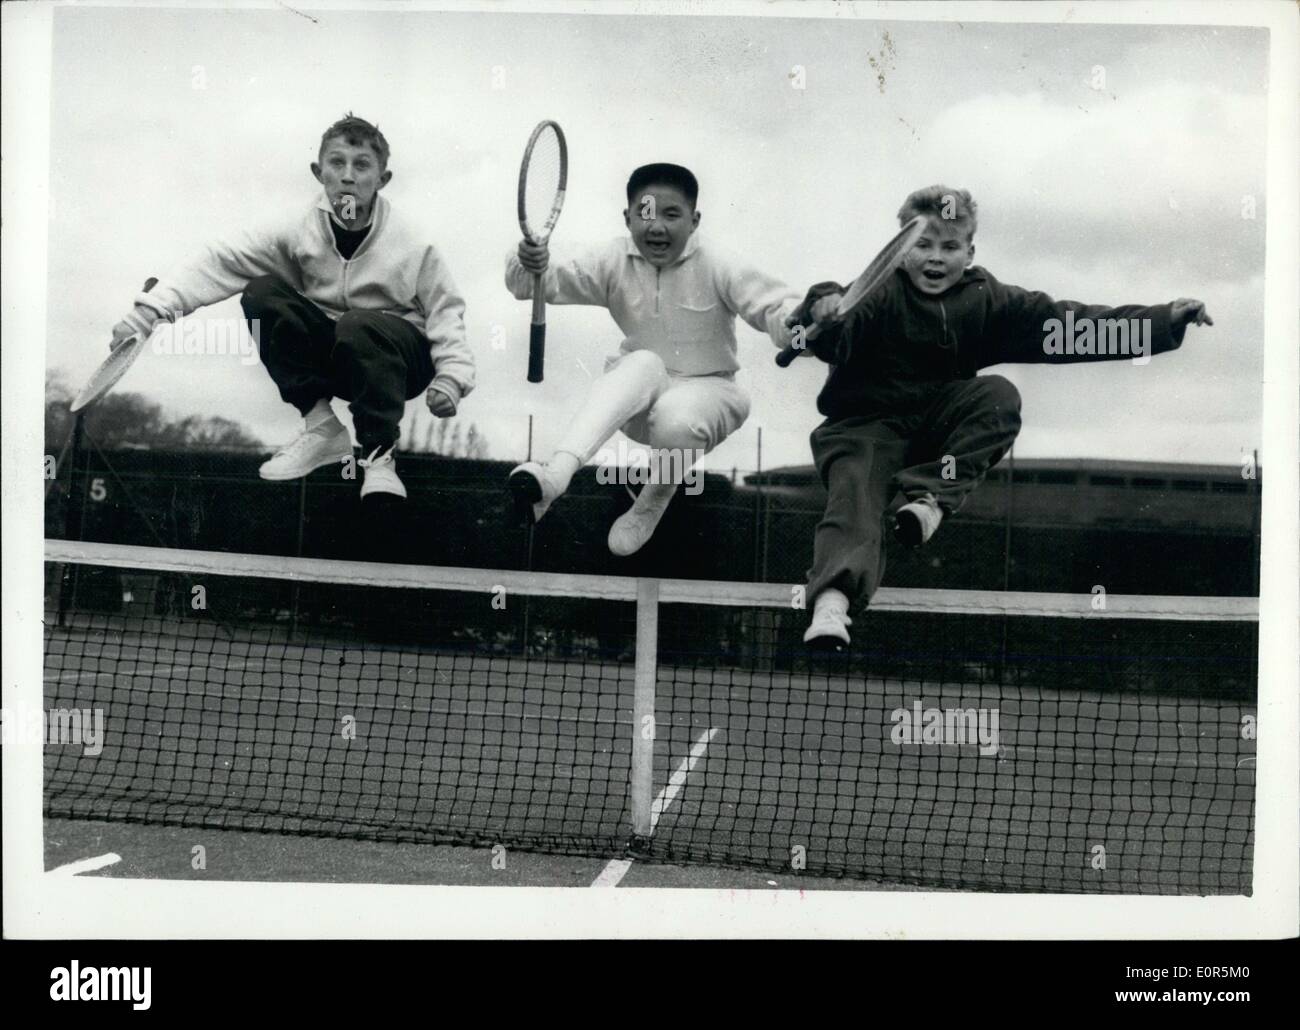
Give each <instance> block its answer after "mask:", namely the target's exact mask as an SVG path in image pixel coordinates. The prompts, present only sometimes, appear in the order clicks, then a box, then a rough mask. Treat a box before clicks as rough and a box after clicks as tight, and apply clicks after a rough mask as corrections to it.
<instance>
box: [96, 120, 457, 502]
mask: <svg viewBox="0 0 1300 1030" xmlns="http://www.w3.org/2000/svg"><path fill="white" fill-rule="evenodd" d="M388 157H389V148H388V142H387V140H385V139H384V137H383V134H382V133H381V132H380V131H379V130H378V128H376V127H375V126H373V125H371V124H370V123H369V122H366V121H364V120H363V119H361V118H356V117H353V116H352V115H350V114H349V115H348V116H347V117H345V118H343V119H341V120H340V121H338V122H336V123H335V124H334V125H331V126H330V127H329V129H327V130H326V131H325V134H324V136H323V137H322V138H321V145H320V152H319V155H318V160H317V161H316V162H313V163H312V166H311V170H312V174H313V175H314V176H315V177H316V180H317V181H318V182H319V183H320V184H321V185H322V186H323V187H324V191H323V194H322V196H321V197H320V199H319V200H318V201H317V202H316V204H314V205H313V206H312V208H311V210H309V211H308V212H306V214H305V215H296V216H295V217H294V218H293V219H292V220H290V221H288V222H286V223H284V224H282V225H278V226H275V227H273V228H270V229H269V230H266V231H261V232H247V233H245V234H244V235H243V236H242V237H239V238H237V239H234V240H232V241H227V242H221V243H215V244H212V245H210V246H209V247H208V248H207V249H206V250H205V252H204V253H203V254H202V255H200V256H199V257H198V258H197V259H196V260H194V261H192V262H191V263H190V264H189V265H188V266H186V267H184V268H182V269H181V270H180V271H178V272H177V273H176V274H175V275H173V276H171V277H168V278H165V279H163V280H162V281H161V282H159V283H158V284H157V285H156V286H154V288H153V290H152V291H150V292H146V293H142V294H140V295H139V296H138V297H137V298H136V301H135V307H134V308H133V309H132V311H131V312H130V313H129V314H128V315H127V316H126V317H125V318H124V319H122V321H121V322H119V323H118V324H117V325H116V326H114V328H113V340H114V346H116V345H117V344H119V343H121V341H123V340H125V339H127V338H128V337H130V336H132V335H135V334H137V333H144V334H147V333H148V332H149V331H150V330H151V329H152V328H153V326H154V325H155V323H157V322H158V321H160V320H168V321H174V320H175V319H176V318H178V317H180V316H182V315H187V314H189V313H190V312H191V311H194V310H195V309H197V308H200V307H203V306H205V305H207V304H215V303H216V302H218V301H221V300H225V299H226V298H227V297H232V296H234V295H235V294H237V293H241V291H242V295H241V297H240V304H241V306H242V307H243V310H244V314H245V316H246V317H247V319H248V322H249V329H250V331H251V332H252V334H253V338H254V339H255V340H256V341H257V343H258V349H259V353H260V355H261V358H262V362H263V364H265V365H266V369H267V371H268V372H269V373H270V374H271V378H272V379H274V380H275V384H276V386H278V387H279V389H280V396H281V397H282V398H283V399H284V400H285V401H286V402H288V403H290V404H292V405H293V406H294V407H296V408H297V409H298V410H299V411H300V412H301V413H302V415H303V418H304V421H305V426H304V429H303V431H302V432H301V433H300V434H299V435H298V436H297V437H296V438H295V439H294V440H293V441H292V442H290V443H289V444H288V445H286V446H285V447H284V448H283V449H281V450H280V451H279V452H278V453H277V454H276V455H275V456H274V457H272V458H271V459H270V460H269V461H267V462H265V463H264V464H263V465H262V466H261V469H260V474H261V476H262V478H264V479H273V480H285V479H297V478H299V477H301V476H305V475H307V473H309V472H311V471H312V470H313V469H316V468H320V467H321V466H324V465H331V464H337V463H339V462H341V461H345V460H347V459H349V458H351V456H352V441H351V439H350V438H349V436H348V431H347V428H346V427H345V426H344V425H343V424H342V423H341V422H340V421H339V420H338V419H337V418H336V417H335V415H334V413H333V411H332V410H331V408H330V403H329V401H330V398H331V397H342V398H344V399H346V400H349V401H351V410H352V415H353V424H354V426H355V429H356V434H357V444H358V446H359V447H360V450H361V460H360V461H359V462H358V464H360V465H361V466H362V468H363V469H364V470H365V473H364V480H363V482H362V486H361V495H362V497H365V496H367V495H371V494H384V495H388V496H394V495H395V496H397V497H405V496H406V489H405V487H404V486H403V485H402V481H401V479H399V478H398V476H397V471H396V467H395V464H394V461H393V448H394V445H395V444H396V443H397V438H398V435H399V424H400V422H401V418H402V413H403V410H404V408H405V402H406V401H407V400H409V399H410V398H412V397H417V396H419V395H420V394H421V393H425V394H426V401H427V403H428V406H429V410H430V411H432V412H433V414H434V415H436V416H438V417H443V418H445V417H449V416H451V415H454V414H455V413H456V407H457V405H458V404H459V403H460V400H461V398H463V397H464V396H466V395H467V394H468V393H469V392H470V391H471V390H472V389H473V388H474V358H473V355H472V353H471V352H470V349H469V345H468V344H467V343H466V340H465V321H464V314H465V303H464V301H463V300H462V299H461V297H460V294H459V293H458V292H457V290H456V285H455V283H454V282H453V281H452V278H451V274H450V273H449V272H448V271H447V267H446V265H445V264H444V263H443V261H442V258H441V257H440V256H439V254H438V251H437V250H436V249H435V248H434V246H433V245H432V244H431V243H429V242H428V241H427V240H426V239H424V238H423V237H422V236H420V235H419V234H418V233H417V232H416V231H414V230H413V229H412V228H411V227H410V226H408V225H407V224H406V223H405V222H404V221H403V220H402V219H401V218H399V217H398V216H397V214H396V213H395V212H394V211H393V209H392V206H391V205H390V204H389V203H388V201H387V200H386V199H384V198H383V197H381V196H380V195H379V191H380V189H382V188H383V187H384V186H386V185H387V184H388V182H389V181H390V180H391V179H392V175H393V173H392V172H391V171H389V170H388V167H387V166H388Z"/></svg>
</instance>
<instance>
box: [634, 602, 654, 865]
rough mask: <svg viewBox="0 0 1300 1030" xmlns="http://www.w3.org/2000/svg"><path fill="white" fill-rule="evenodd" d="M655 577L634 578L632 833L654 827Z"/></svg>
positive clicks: (644, 834)
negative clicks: (652, 813) (634, 662)
mask: <svg viewBox="0 0 1300 1030" xmlns="http://www.w3.org/2000/svg"><path fill="white" fill-rule="evenodd" d="M658 652H659V580H657V579H638V580H637V581H636V673H635V690H634V693H633V698H632V834H633V837H634V838H637V839H641V840H644V839H648V838H649V837H650V834H651V832H652V831H653V829H654V826H653V822H652V817H651V811H650V810H651V803H652V802H651V798H652V796H653V793H654V751H655V735H656V733H657V732H658V728H657V727H656V726H655V721H654V716H655V679H656V670H657V667H658V664H659V655H658Z"/></svg>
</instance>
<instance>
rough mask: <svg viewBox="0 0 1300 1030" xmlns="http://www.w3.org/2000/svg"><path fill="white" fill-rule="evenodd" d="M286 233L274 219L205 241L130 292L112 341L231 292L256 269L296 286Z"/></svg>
mask: <svg viewBox="0 0 1300 1030" xmlns="http://www.w3.org/2000/svg"><path fill="white" fill-rule="evenodd" d="M289 237H290V232H289V230H288V228H287V227H284V226H278V225H277V226H274V227H271V228H266V229H255V230H248V231H245V232H242V233H239V234H237V235H235V236H232V237H230V238H229V239H224V240H218V241H217V242H214V243H210V244H208V245H207V246H206V247H205V248H204V249H203V250H202V251H201V252H200V253H199V254H197V255H196V256H195V257H194V258H192V259H191V260H190V261H189V262H187V263H186V264H185V265H183V266H181V268H180V269H179V270H178V271H176V272H175V273H174V274H172V275H169V276H165V277H164V278H163V279H162V281H161V282H159V283H158V284H157V285H156V286H154V288H153V289H152V290H150V291H148V292H147V293H140V294H137V295H136V298H135V304H134V306H133V307H132V309H131V310H130V311H129V312H127V314H126V315H125V316H124V317H123V318H122V320H121V321H120V322H118V323H117V325H115V326H113V346H116V345H117V344H118V343H120V342H121V341H122V340H124V339H126V338H128V337H130V336H134V335H136V334H137V333H144V334H147V333H148V332H149V331H150V330H151V329H152V328H153V326H154V324H155V323H157V322H158V321H160V320H164V321H169V322H174V321H175V320H176V319H177V318H179V317H181V316H183V315H188V314H190V313H191V312H193V311H197V310H198V309H199V308H201V307H206V306H207V305H209V304H216V303H217V302H218V301H223V300H225V299H226V298H227V297H233V296H235V294H237V293H239V292H240V291H241V290H242V289H243V288H244V287H245V286H246V285H247V284H248V282H249V281H250V280H252V279H256V278H257V277H258V276H259V275H277V276H280V277H281V278H282V279H284V280H285V282H287V283H289V284H290V285H292V286H293V287H294V288H295V289H301V288H302V283H301V282H299V281H298V279H299V275H298V271H297V267H296V266H295V265H294V263H293V261H292V259H291V258H290V257H289V251H288V242H287V241H288V239H289Z"/></svg>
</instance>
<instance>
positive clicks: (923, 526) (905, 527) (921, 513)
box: [894, 494, 943, 547]
mask: <svg viewBox="0 0 1300 1030" xmlns="http://www.w3.org/2000/svg"><path fill="white" fill-rule="evenodd" d="M942 521H943V509H942V508H940V507H939V503H938V502H937V501H936V500H935V499H934V498H933V497H932V496H931V495H930V494H926V495H925V496H924V497H918V498H917V499H916V500H915V501H910V502H909V503H907V504H905V505H903V506H902V507H901V508H899V509H898V511H897V512H895V513H894V536H895V538H897V540H898V542H899V543H900V544H903V545H904V546H905V547H920V546H921V545H922V544H923V543H925V542H926V541H927V540H929V539H930V537H932V536H934V531H935V530H936V529H938V528H939V523H940V522H942Z"/></svg>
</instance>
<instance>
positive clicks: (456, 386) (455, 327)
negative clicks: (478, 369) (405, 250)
mask: <svg viewBox="0 0 1300 1030" xmlns="http://www.w3.org/2000/svg"><path fill="white" fill-rule="evenodd" d="M416 294H417V296H418V297H419V300H420V307H421V309H422V310H423V311H424V313H425V317H424V334H425V336H427V337H428V338H429V354H430V356H431V357H432V358H433V382H432V383H430V384H429V389H428V390H427V391H426V392H425V403H426V404H427V405H428V407H429V410H430V411H431V412H432V413H433V414H434V415H437V416H438V417H439V418H450V417H451V416H452V415H454V414H456V408H457V406H458V405H459V404H460V402H461V400H462V399H463V398H465V397H467V396H469V394H470V392H471V391H472V390H473V389H474V385H475V376H474V353H473V351H471V350H470V346H469V343H468V341H467V340H466V339H465V300H464V298H463V297H461V295H460V291H459V290H457V289H456V284H455V282H453V281H452V278H451V273H450V272H449V271H447V266H446V264H445V263H444V262H443V260H442V258H441V257H440V256H439V254H438V251H437V250H436V249H435V248H434V247H433V246H432V245H430V246H429V247H428V248H427V249H426V250H425V253H424V259H423V261H421V263H420V275H419V279H418V280H417V283H416Z"/></svg>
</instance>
